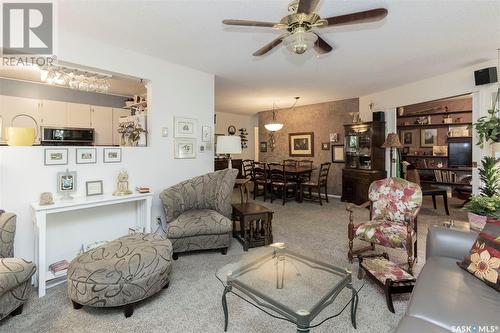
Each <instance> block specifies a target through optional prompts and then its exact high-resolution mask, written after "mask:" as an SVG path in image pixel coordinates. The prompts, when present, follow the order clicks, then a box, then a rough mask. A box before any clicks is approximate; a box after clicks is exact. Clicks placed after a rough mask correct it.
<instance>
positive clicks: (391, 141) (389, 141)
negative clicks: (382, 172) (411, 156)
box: [382, 133, 403, 177]
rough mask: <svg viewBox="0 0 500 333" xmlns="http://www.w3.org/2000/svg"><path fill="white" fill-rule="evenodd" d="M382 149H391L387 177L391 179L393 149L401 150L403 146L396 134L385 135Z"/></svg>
mask: <svg viewBox="0 0 500 333" xmlns="http://www.w3.org/2000/svg"><path fill="white" fill-rule="evenodd" d="M382 148H390V149H391V163H390V166H389V170H390V172H389V176H390V177H392V162H393V160H394V158H393V156H394V149H399V148H403V145H402V144H401V142H400V141H399V136H398V135H397V133H389V134H387V138H386V139H385V142H384V144H383V145H382Z"/></svg>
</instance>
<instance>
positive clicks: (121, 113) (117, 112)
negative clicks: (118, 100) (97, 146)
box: [112, 108, 130, 146]
mask: <svg viewBox="0 0 500 333" xmlns="http://www.w3.org/2000/svg"><path fill="white" fill-rule="evenodd" d="M128 116H130V110H128V109H119V108H113V124H112V131H113V144H114V145H118V146H119V145H120V142H121V134H120V133H118V124H119V119H120V118H121V117H128Z"/></svg>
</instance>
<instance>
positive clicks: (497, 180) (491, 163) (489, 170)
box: [479, 156, 500, 197]
mask: <svg viewBox="0 0 500 333" xmlns="http://www.w3.org/2000/svg"><path fill="white" fill-rule="evenodd" d="M481 164H482V166H481V167H480V168H479V178H480V179H481V182H482V183H483V186H482V187H480V188H479V190H480V191H481V195H483V196H486V197H491V196H494V195H500V165H499V164H500V158H496V157H492V156H486V157H484V158H483V160H482V161H481Z"/></svg>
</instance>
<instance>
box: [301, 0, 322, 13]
mask: <svg viewBox="0 0 500 333" xmlns="http://www.w3.org/2000/svg"><path fill="white" fill-rule="evenodd" d="M318 3H319V0H300V1H299V7H298V9H297V13H304V14H310V13H312V12H314V11H315V10H316V7H318Z"/></svg>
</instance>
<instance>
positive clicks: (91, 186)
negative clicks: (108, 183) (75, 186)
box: [85, 180, 103, 197]
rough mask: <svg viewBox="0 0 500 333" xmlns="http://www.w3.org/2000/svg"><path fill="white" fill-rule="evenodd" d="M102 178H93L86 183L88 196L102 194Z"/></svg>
mask: <svg viewBox="0 0 500 333" xmlns="http://www.w3.org/2000/svg"><path fill="white" fill-rule="evenodd" d="M102 187H103V186H102V180H92V181H88V182H86V183H85V193H86V195H87V196H88V197H91V196H93V195H102V193H103V190H102Z"/></svg>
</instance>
